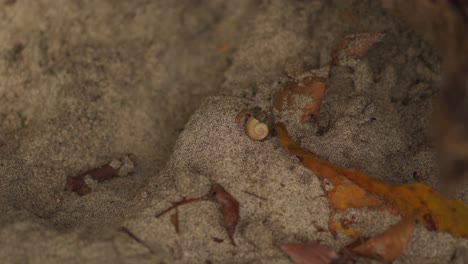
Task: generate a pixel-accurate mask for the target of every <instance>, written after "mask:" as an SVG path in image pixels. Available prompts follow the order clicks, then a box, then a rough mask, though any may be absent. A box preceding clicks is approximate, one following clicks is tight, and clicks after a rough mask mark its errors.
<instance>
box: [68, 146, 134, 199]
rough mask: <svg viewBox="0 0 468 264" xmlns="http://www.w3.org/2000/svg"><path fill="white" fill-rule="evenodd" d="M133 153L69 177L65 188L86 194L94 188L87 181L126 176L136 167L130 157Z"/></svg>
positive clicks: (79, 193) (100, 180) (97, 181)
mask: <svg viewBox="0 0 468 264" xmlns="http://www.w3.org/2000/svg"><path fill="white" fill-rule="evenodd" d="M130 156H131V155H126V156H124V157H123V158H121V159H120V160H113V161H111V162H110V163H109V164H106V165H103V166H101V167H99V168H95V169H92V170H89V171H86V172H84V173H81V174H79V175H76V176H72V177H68V178H67V183H66V184H65V190H66V191H70V192H75V193H77V194H78V195H80V196H82V195H86V194H88V193H90V192H92V188H91V187H90V186H89V185H88V183H87V181H88V180H90V181H95V182H96V183H100V182H103V181H108V180H111V179H113V178H115V177H118V176H125V175H127V174H129V173H131V172H133V169H134V166H135V164H134V162H133V161H132V160H131V158H130Z"/></svg>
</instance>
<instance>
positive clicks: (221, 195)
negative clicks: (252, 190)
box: [209, 183, 239, 246]
mask: <svg viewBox="0 0 468 264" xmlns="http://www.w3.org/2000/svg"><path fill="white" fill-rule="evenodd" d="M209 195H210V196H211V197H212V198H213V199H214V200H215V201H216V202H217V203H218V204H219V205H220V206H221V212H222V214H223V216H224V227H225V228H226V231H227V233H228V236H229V239H230V240H231V243H232V244H233V245H234V246H235V245H236V243H235V242H234V232H235V231H236V226H237V223H238V221H239V202H238V201H237V200H236V199H235V198H234V197H233V196H232V195H231V194H230V193H228V192H227V191H226V190H225V189H224V188H223V187H222V186H221V185H219V184H217V183H215V184H213V185H212V186H211V190H210V192H209Z"/></svg>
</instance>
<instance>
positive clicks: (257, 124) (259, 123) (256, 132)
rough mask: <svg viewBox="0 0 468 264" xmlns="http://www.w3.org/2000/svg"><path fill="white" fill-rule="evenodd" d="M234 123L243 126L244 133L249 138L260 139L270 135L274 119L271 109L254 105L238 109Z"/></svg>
mask: <svg viewBox="0 0 468 264" xmlns="http://www.w3.org/2000/svg"><path fill="white" fill-rule="evenodd" d="M236 123H238V124H239V125H243V126H244V127H245V133H246V134H247V136H248V137H249V138H250V139H252V140H255V141H262V140H265V139H267V138H268V137H269V136H270V135H271V132H272V130H273V125H274V123H275V120H274V118H273V115H272V114H271V111H264V110H262V109H261V108H260V107H255V108H251V109H244V110H242V111H240V112H239V114H237V117H236Z"/></svg>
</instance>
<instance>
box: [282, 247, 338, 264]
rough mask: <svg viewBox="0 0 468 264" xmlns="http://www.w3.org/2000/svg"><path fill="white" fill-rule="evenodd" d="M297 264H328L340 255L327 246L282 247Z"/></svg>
mask: <svg viewBox="0 0 468 264" xmlns="http://www.w3.org/2000/svg"><path fill="white" fill-rule="evenodd" d="M281 250H283V251H284V252H285V253H286V254H288V256H289V257H290V258H291V260H292V261H293V263H295V264H328V263H332V261H333V260H336V259H338V258H339V255H338V254H337V253H336V252H335V251H334V250H333V249H331V248H330V247H329V246H327V245H323V244H319V243H310V244H284V245H282V246H281Z"/></svg>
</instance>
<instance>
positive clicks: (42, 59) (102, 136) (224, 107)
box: [0, 0, 468, 263]
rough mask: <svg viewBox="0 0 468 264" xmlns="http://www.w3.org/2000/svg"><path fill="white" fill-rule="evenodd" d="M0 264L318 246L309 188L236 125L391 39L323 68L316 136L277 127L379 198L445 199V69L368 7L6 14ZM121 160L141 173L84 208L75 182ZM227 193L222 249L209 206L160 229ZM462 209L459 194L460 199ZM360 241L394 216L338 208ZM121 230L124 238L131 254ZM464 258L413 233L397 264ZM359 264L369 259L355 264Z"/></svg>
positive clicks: (275, 147) (322, 209)
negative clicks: (336, 53) (301, 78)
mask: <svg viewBox="0 0 468 264" xmlns="http://www.w3.org/2000/svg"><path fill="white" fill-rule="evenodd" d="M0 7H1V8H0V27H1V28H2V30H1V31H0V39H1V40H2V41H1V42H0V54H1V55H2V56H1V57H0V100H1V102H2V103H1V104H0V210H1V211H0V212H1V214H0V223H1V225H0V262H1V263H210V262H211V263H289V262H290V261H289V258H288V257H287V256H286V255H285V254H284V253H282V252H281V251H280V249H279V246H280V245H281V244H283V243H291V242H312V241H317V240H320V241H323V242H324V243H327V244H329V245H330V246H332V247H334V248H335V249H339V248H340V247H342V246H344V245H346V244H347V243H349V242H350V241H351V239H350V238H349V237H346V236H344V235H339V236H338V238H337V239H334V238H333V237H332V235H331V234H330V233H328V232H321V231H320V229H321V227H326V223H327V221H328V213H329V209H328V206H327V201H326V200H325V198H324V197H323V190H322V188H321V187H320V181H319V180H318V178H317V177H316V176H315V175H314V174H312V173H311V172H310V171H309V170H307V169H306V168H304V167H303V166H302V165H301V164H300V162H299V160H297V159H296V158H294V157H290V156H288V155H287V153H286V152H285V151H284V150H282V149H281V148H280V146H279V143H278V140H277V139H276V138H270V139H268V140H266V141H263V142H254V141H252V140H250V139H249V138H248V137H247V136H246V135H245V133H244V131H243V129H242V128H241V127H239V126H238V125H237V124H236V123H235V122H234V119H235V116H236V114H237V113H238V112H239V111H240V110H242V109H245V108H250V107H253V106H260V107H267V106H269V105H270V104H271V99H272V97H273V96H274V94H275V92H276V91H277V90H278V89H279V88H280V87H281V84H282V83H284V82H285V81H286V79H287V78H288V77H287V76H294V75H297V74H300V73H302V72H304V71H308V70H312V69H316V68H319V67H320V66H322V65H324V64H326V63H327V62H328V61H329V60H330V51H331V49H332V48H333V46H334V45H335V44H336V43H337V41H338V40H339V39H340V38H342V37H344V36H345V35H347V34H353V33H360V32H370V31H378V32H383V33H385V34H386V35H385V38H384V39H383V40H382V42H380V43H378V44H377V45H375V46H374V47H373V48H372V49H371V50H370V51H369V52H368V54H366V56H365V57H364V58H362V59H359V60H353V59H350V60H348V61H345V62H343V63H344V65H345V66H346V67H345V66H342V67H334V68H332V70H331V75H330V78H329V80H328V83H327V92H326V95H325V99H324V101H323V105H322V112H321V122H322V124H326V130H325V133H324V134H323V135H321V136H317V135H316V133H315V132H316V129H317V128H316V127H315V126H314V124H305V125H299V124H298V123H297V122H296V120H297V116H298V115H297V113H281V114H279V113H276V114H277V116H276V117H277V118H278V120H283V121H285V122H286V123H287V124H288V128H289V129H290V132H291V134H292V135H293V137H294V138H295V139H296V140H298V141H299V142H300V144H301V146H303V147H305V148H308V149H311V150H313V151H315V152H317V153H318V154H319V155H321V156H322V157H324V158H326V159H328V160H330V161H332V162H334V163H336V164H339V165H341V166H346V167H352V168H358V169H362V170H364V171H365V172H367V173H369V174H370V175H372V176H373V177H375V178H378V179H381V180H383V181H386V182H388V183H410V182H412V181H413V178H412V174H413V172H414V171H419V172H420V173H421V175H422V180H423V182H425V183H427V184H430V185H432V186H433V187H435V188H438V179H437V163H436V155H435V152H434V147H433V145H432V143H431V142H432V139H431V115H432V112H433V110H434V100H435V98H436V97H437V94H438V85H439V84H440V62H439V58H438V54H437V53H436V52H435V51H434V50H432V49H431V48H430V46H429V45H428V44H427V43H425V42H424V41H422V40H421V39H420V38H419V37H418V36H417V35H415V34H414V33H413V32H412V31H411V30H410V29H408V28H407V27H406V26H405V25H404V24H402V23H401V22H399V21H398V20H396V19H395V18H393V17H392V16H391V15H390V14H387V13H385V12H384V11H383V10H382V9H381V7H380V5H379V3H378V2H377V1H286V0H273V1H267V0H260V1H249V0H236V1H208V0H205V1H184V2H178V1H171V0H158V1H145V0H138V1H115V0H112V1H111V0H107V1H78V0H76V1H55V0H37V1H25V0H16V1H15V0H13V1H12V0H8V1H2V2H0ZM128 153H132V154H133V155H134V157H135V159H136V160H135V163H136V167H135V171H134V173H133V174H131V175H128V176H123V177H119V178H116V179H113V180H111V181H108V182H104V183H99V184H95V183H93V187H94V188H93V192H92V193H90V194H88V195H85V196H78V195H76V194H74V193H70V192H66V191H65V190H64V187H65V182H66V179H67V177H68V176H73V175H77V174H79V173H82V172H84V171H86V170H89V169H92V168H95V167H98V166H100V165H103V164H106V163H108V162H110V161H111V160H114V159H117V158H119V157H122V156H123V155H125V154H128ZM214 182H217V183H220V184H221V185H222V186H224V187H225V188H226V190H227V191H228V192H230V193H231V194H232V195H233V196H234V197H235V198H236V199H237V200H238V201H239V202H240V204H241V220H240V222H239V225H238V228H237V232H236V233H235V236H234V239H235V241H236V243H237V246H236V247H233V246H232V245H231V244H230V242H229V239H228V237H227V234H226V231H225V230H224V228H223V227H222V218H221V215H220V213H219V211H218V209H217V208H216V206H215V205H214V204H213V203H210V202H201V203H194V204H190V205H186V206H183V207H181V208H180V209H179V210H178V217H179V221H180V233H179V234H177V233H176V232H175V229H174V226H173V225H172V224H171V221H170V219H169V218H170V216H169V215H167V216H164V217H161V218H158V219H157V218H155V214H156V213H158V212H160V211H161V210H163V209H164V208H166V207H167V206H170V204H171V202H173V201H177V200H179V199H182V198H183V197H195V196H199V195H202V194H204V193H206V192H207V191H208V189H209V187H210V185H211V183H214ZM456 195H457V197H458V198H461V199H463V200H464V201H465V202H467V201H468V196H467V188H464V189H463V188H462V189H461V190H460V193H457V194H456ZM342 214H343V215H344V216H346V217H355V218H356V219H358V220H357V221H356V222H355V223H354V225H355V226H353V228H355V229H358V230H361V231H362V232H363V234H365V235H369V236H370V235H375V234H378V233H379V232H382V231H384V230H385V229H386V228H387V227H388V226H389V225H391V224H392V223H395V222H396V221H398V218H396V217H392V216H390V215H385V214H383V213H376V212H370V211H366V210H348V211H346V212H343V213H342ZM122 227H124V228H125V229H126V230H129V231H130V232H131V233H132V234H134V235H135V236H136V237H138V239H139V240H140V242H138V241H137V240H135V239H134V238H132V237H131V235H129V234H128V233H126V232H123V231H122ZM467 249H468V242H467V240H465V239H461V238H456V237H454V236H452V235H449V234H447V233H443V232H429V231H427V230H426V229H425V228H423V227H421V226H418V227H417V228H416V231H415V232H414V234H413V235H412V237H411V241H410V245H409V247H408V249H407V251H406V252H405V254H404V255H403V256H402V257H401V258H400V259H398V260H397V261H396V263H463V262H464V261H465V262H467V261H468V260H467V259H468V257H467V256H466V255H467V254H466V252H467ZM360 261H361V262H363V263H365V262H366V260H360Z"/></svg>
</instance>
